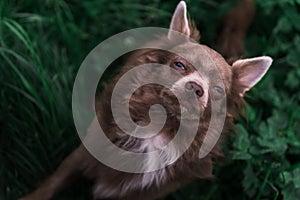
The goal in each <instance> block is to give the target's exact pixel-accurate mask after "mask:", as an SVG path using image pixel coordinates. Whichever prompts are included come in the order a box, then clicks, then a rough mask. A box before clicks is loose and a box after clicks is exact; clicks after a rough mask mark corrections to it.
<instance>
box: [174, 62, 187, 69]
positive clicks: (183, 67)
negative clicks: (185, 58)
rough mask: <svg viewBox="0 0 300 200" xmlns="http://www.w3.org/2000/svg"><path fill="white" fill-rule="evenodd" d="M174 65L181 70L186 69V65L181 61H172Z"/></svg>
mask: <svg viewBox="0 0 300 200" xmlns="http://www.w3.org/2000/svg"><path fill="white" fill-rule="evenodd" d="M174 64H175V66H176V67H177V68H179V69H181V70H186V67H185V66H184V64H182V63H181V62H174Z"/></svg>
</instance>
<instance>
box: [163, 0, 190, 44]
mask: <svg viewBox="0 0 300 200" xmlns="http://www.w3.org/2000/svg"><path fill="white" fill-rule="evenodd" d="M171 30H173V31H178V32H181V33H183V34H185V35H186V36H188V37H190V35H191V30H190V26H189V21H188V18H187V10H186V3H185V2H184V1H180V3H179V4H178V5H177V7H176V9H175V12H174V14H173V17H172V20H171V24H170V31H169V34H168V38H169V39H172V34H174V32H173V31H171Z"/></svg>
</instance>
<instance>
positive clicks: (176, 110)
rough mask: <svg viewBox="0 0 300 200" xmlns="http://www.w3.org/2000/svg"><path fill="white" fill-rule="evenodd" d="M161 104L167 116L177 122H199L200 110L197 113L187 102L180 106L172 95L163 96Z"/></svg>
mask: <svg viewBox="0 0 300 200" xmlns="http://www.w3.org/2000/svg"><path fill="white" fill-rule="evenodd" d="M161 102H162V105H163V106H164V108H165V109H166V111H167V114H168V116H169V117H171V118H173V119H175V120H177V121H182V120H184V121H199V119H200V117H201V110H202V109H200V110H199V109H198V111H197V108H194V106H191V105H190V104H189V103H188V101H186V102H185V105H180V104H179V102H178V100H177V98H176V97H174V95H164V96H163V97H162V98H161ZM202 107H204V106H202Z"/></svg>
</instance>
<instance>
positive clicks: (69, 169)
mask: <svg viewBox="0 0 300 200" xmlns="http://www.w3.org/2000/svg"><path fill="white" fill-rule="evenodd" d="M89 157H91V156H90V155H89V154H88V152H87V150H86V149H85V148H84V147H83V146H82V145H81V146H80V147H78V148H77V149H76V150H74V151H73V152H72V153H71V154H70V155H69V156H68V157H67V158H66V159H65V160H64V161H63V162H62V163H61V164H60V166H59V167H58V168H57V170H56V171H55V172H54V173H53V174H52V175H51V176H50V177H49V178H47V179H46V180H45V181H44V182H43V183H42V184H41V185H40V186H39V187H38V188H37V189H36V190H35V191H34V192H32V193H31V194H29V195H27V196H25V197H23V198H21V199H20V200H48V199H51V198H52V196H53V195H54V194H55V193H57V192H58V191H60V190H61V189H63V188H64V187H66V186H67V185H69V184H70V183H72V182H73V181H74V180H75V179H78V178H80V176H81V175H82V173H83V170H84V169H85V166H86V164H87V162H86V161H88V160H89V159H87V158H89Z"/></svg>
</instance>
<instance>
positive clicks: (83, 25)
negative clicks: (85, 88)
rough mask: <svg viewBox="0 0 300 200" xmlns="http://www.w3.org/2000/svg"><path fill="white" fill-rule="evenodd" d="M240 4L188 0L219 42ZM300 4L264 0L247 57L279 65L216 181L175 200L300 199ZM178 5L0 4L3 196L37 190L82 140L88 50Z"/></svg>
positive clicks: (50, 0)
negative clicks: (76, 103) (74, 98)
mask: <svg viewBox="0 0 300 200" xmlns="http://www.w3.org/2000/svg"><path fill="white" fill-rule="evenodd" d="M235 2H236V1H235V0H229V1H225V2H223V1H220V0H213V1H188V8H189V11H190V15H191V16H192V18H194V19H196V24H197V25H198V27H199V28H200V30H201V34H202V38H201V41H202V42H203V43H206V44H210V46H213V45H214V41H215V39H216V29H217V24H218V22H219V21H220V18H221V17H222V15H223V14H224V13H226V12H227V11H228V9H229V8H230V7H232V5H233V3H235ZM298 2H299V1H296V0H295V1H293V0H290V1H289V2H288V1H276V2H275V1H274V2H273V1H268V2H265V1H262V0H257V16H256V19H255V22H254V24H253V26H252V29H251V30H250V32H249V35H248V37H247V41H246V46H247V49H246V50H247V54H248V55H249V56H256V55H260V54H269V55H271V56H273V57H274V58H275V63H274V65H273V66H272V69H271V70H270V72H269V74H268V76H267V77H266V78H265V79H264V81H263V82H262V83H261V84H259V85H258V86H257V87H256V88H255V89H254V90H253V91H252V92H251V93H250V96H251V98H248V99H247V100H248V102H249V104H250V107H249V108H248V122H246V121H245V120H243V119H240V120H239V121H238V123H239V126H240V127H243V128H244V129H243V128H241V129H238V130H239V131H238V132H239V134H235V135H234V136H233V137H232V138H231V139H230V140H229V141H228V145H227V146H226V149H227V150H226V152H228V154H227V155H228V156H227V158H226V159H225V160H224V161H223V162H222V164H219V165H218V166H216V168H215V169H216V172H215V173H216V177H217V178H216V179H215V180H213V181H197V182H195V183H193V184H190V185H189V186H187V187H185V188H183V189H180V190H178V191H177V192H175V193H174V194H171V195H170V196H168V197H167V198H166V199H167V200H181V199H189V200H196V199H282V198H284V199H288V200H293V199H297V198H298V197H299V195H300V189H299V188H300V183H299V180H300V177H299V170H300V159H299V154H300V133H299V130H300V129H299V128H300V119H299V111H300V108H299V101H300V95H299V92H298V89H299V87H300V81H299V80H300V70H299V65H300V59H299V56H298V55H299V54H298V53H299V52H300V48H299V41H300V39H299V38H300V34H299V32H300V30H299V26H298V24H297V23H298V21H299V20H298V21H297V19H299V18H300V14H299V12H297V9H298V10H299V4H298ZM176 3H177V2H172V3H170V2H169V3H168V2H165V1H162V0H152V1H150V0H146V1H139V0H128V1H120V0H116V1H109V0H100V1H96V0H89V1H80V2H77V1H73V0H68V1H67V0H65V1H63V0H57V1H56V0H46V1H33V0H26V1H22V0H12V1H9V0H1V1H0V86H1V90H0V98H1V101H0V127H1V129H0V130H1V131H0V199H3V200H14V199H17V198H18V197H20V196H22V195H24V194H26V193H28V192H29V191H32V189H33V188H34V187H35V186H36V184H37V183H38V182H39V181H41V180H43V178H45V177H46V176H47V175H49V173H51V172H52V171H53V170H54V169H55V168H56V167H57V165H58V164H59V163H60V162H61V161H62V159H63V158H64V157H65V156H66V155H67V154H68V153H70V152H71V151H72V149H74V148H75V147H76V146H77V145H78V144H79V138H78V137H77V134H76V132H75V127H74V124H73V119H72V113H71V92H72V86H73V82H74V78H75V75H76V72H77V70H78V68H79V66H80V64H81V62H82V61H83V59H84V57H85V56H86V55H87V53H88V52H89V51H90V50H91V49H92V48H93V47H95V46H96V45H97V44H98V43H100V42H101V41H103V40H104V39H106V38H107V37H109V36H111V35H113V34H116V33H118V32H120V31H124V30H127V29H130V28H136V27H141V26H158V27H168V24H169V21H170V18H171V14H172V12H173V9H174V8H175V5H176ZM295 9H296V11H295ZM207 19H209V20H207ZM233 177H234V180H233ZM298 178H299V179H298ZM89 186H90V183H89V182H83V183H79V184H76V185H74V186H72V187H71V188H70V189H68V190H66V191H64V192H63V193H61V194H59V195H58V196H57V197H56V199H78V200H79V199H89V198H90V187H89Z"/></svg>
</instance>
